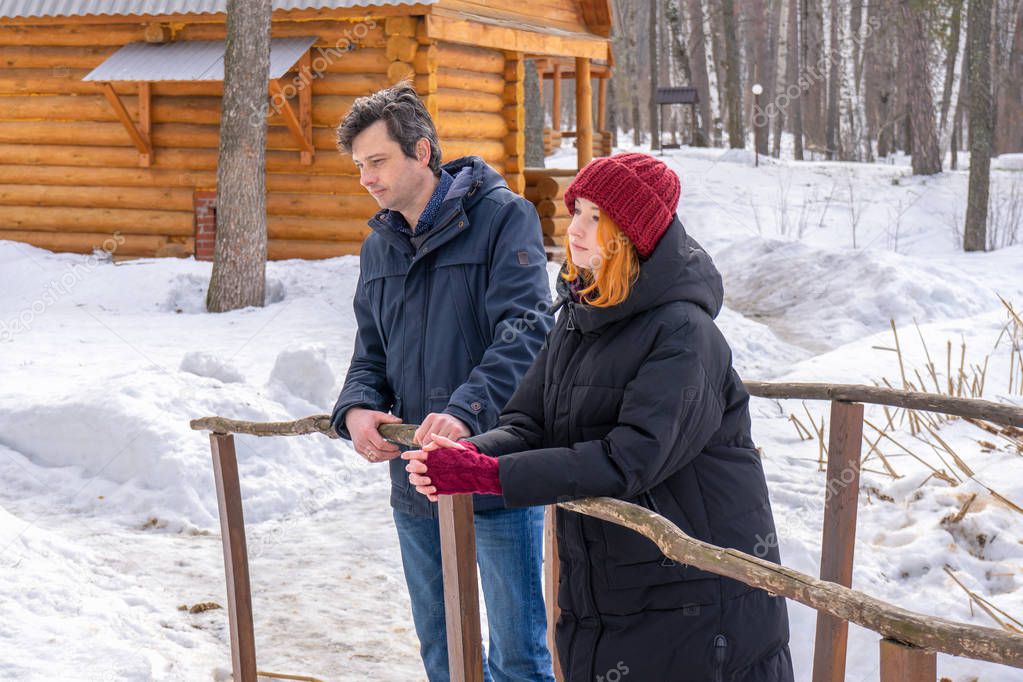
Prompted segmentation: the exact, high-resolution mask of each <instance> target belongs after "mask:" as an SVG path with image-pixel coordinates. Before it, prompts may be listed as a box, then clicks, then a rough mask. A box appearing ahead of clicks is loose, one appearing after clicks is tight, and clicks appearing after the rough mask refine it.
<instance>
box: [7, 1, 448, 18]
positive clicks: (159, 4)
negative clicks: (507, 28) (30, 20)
mask: <svg viewBox="0 0 1023 682" xmlns="http://www.w3.org/2000/svg"><path fill="white" fill-rule="evenodd" d="M272 2H273V8H274V9H275V10H299V9H346V8H350V7H378V6H381V5H432V4H434V3H435V2H436V0H413V1H412V2H409V0H272ZM226 12H227V0H0V18H14V17H77V16H89V15H104V14H110V15H139V16H142V15H161V14H210V13H226Z"/></svg>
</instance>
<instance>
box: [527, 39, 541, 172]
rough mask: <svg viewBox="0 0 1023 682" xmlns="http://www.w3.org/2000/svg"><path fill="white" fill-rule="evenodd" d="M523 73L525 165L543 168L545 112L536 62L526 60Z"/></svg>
mask: <svg viewBox="0 0 1023 682" xmlns="http://www.w3.org/2000/svg"><path fill="white" fill-rule="evenodd" d="M525 71H526V75H525V79H524V81H523V83H522V89H523V98H524V99H525V109H526V165H527V166H529V167H534V168H543V165H544V155H543V151H544V150H543V129H544V122H545V119H546V116H545V114H546V111H545V110H544V102H543V90H541V89H540V85H541V84H542V81H541V80H540V74H539V73H538V72H537V70H536V60H534V59H527V60H526V63H525Z"/></svg>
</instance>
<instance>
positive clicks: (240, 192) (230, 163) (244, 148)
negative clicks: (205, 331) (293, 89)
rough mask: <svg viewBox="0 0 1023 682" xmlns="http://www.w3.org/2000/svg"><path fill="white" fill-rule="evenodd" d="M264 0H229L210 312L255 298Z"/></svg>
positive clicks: (259, 266) (260, 260) (260, 246)
mask: <svg viewBox="0 0 1023 682" xmlns="http://www.w3.org/2000/svg"><path fill="white" fill-rule="evenodd" d="M269 73H270V0H228V2H227V50H226V52H225V54H224V96H223V99H222V105H221V114H220V149H219V153H218V158H217V242H216V246H215V248H214V260H213V274H212V276H211V277H210V288H209V291H208V292H207V294H206V308H207V310H209V311H210V312H224V311H227V310H234V309H237V308H245V307H247V306H262V305H263V303H264V292H265V288H266V126H267V82H268V80H269Z"/></svg>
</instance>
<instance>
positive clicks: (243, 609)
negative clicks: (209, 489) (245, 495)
mask: <svg viewBox="0 0 1023 682" xmlns="http://www.w3.org/2000/svg"><path fill="white" fill-rule="evenodd" d="M210 449H211V450H212V452H213V476H214V479H215V480H216V484H217V505H218V506H219V508H220V534H221V537H222V539H223V542H224V572H225V574H226V576H227V615H228V620H229V622H230V625H231V667H232V670H233V672H234V676H233V679H234V681H235V682H256V637H255V633H254V632H253V628H252V588H251V587H250V585H249V558H248V550H247V549H246V546H245V518H244V516H243V515H242V492H241V486H240V485H239V483H238V458H237V456H236V455H235V450H234V436H232V435H231V434H224V433H211V434H210Z"/></svg>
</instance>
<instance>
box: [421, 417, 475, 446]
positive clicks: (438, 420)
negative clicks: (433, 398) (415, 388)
mask: <svg viewBox="0 0 1023 682" xmlns="http://www.w3.org/2000/svg"><path fill="white" fill-rule="evenodd" d="M471 435H472V431H470V430H469V427H468V426H466V425H465V423H464V422H463V421H462V420H461V419H459V418H458V417H452V416H451V415H450V414H445V413H443V412H431V413H430V414H428V415H426V419H424V420H423V423H422V424H420V425H419V428H418V429H416V435H415V436H414V437H413V439H412V440H413V441H414V442H415V443H416V444H417V445H423V444H424V443H429V442H430V439H431V438H433V437H434V436H440V437H441V438H450V439H451V440H458V439H459V438H468V437H469V436H471Z"/></svg>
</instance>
